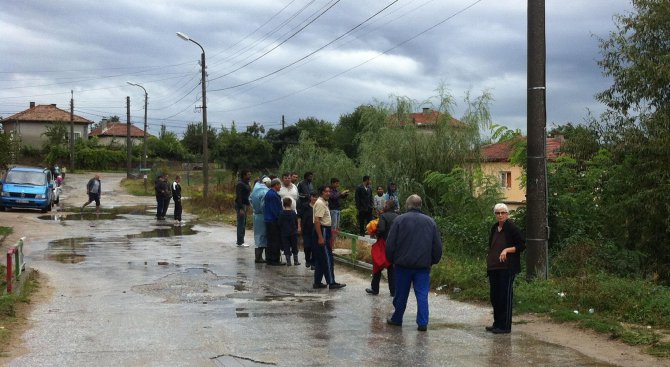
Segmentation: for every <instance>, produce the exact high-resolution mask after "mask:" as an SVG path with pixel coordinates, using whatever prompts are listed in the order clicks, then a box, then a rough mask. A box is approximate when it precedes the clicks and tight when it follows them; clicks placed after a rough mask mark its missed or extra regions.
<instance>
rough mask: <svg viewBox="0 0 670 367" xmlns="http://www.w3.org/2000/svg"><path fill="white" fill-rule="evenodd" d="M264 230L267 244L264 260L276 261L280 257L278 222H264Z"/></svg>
mask: <svg viewBox="0 0 670 367" xmlns="http://www.w3.org/2000/svg"><path fill="white" fill-rule="evenodd" d="M265 231H266V235H267V238H268V246H267V249H266V250H265V260H266V261H267V262H269V263H272V262H275V263H277V262H279V260H280V259H281V257H280V256H281V254H280V249H281V232H280V229H279V223H278V222H265Z"/></svg>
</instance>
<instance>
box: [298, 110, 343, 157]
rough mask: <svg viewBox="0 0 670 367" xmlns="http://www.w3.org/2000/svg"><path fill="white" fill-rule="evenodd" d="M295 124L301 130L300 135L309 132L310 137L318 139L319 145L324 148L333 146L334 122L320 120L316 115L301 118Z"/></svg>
mask: <svg viewBox="0 0 670 367" xmlns="http://www.w3.org/2000/svg"><path fill="white" fill-rule="evenodd" d="M295 126H296V127H297V128H298V130H299V131H300V135H302V134H303V133H306V134H307V137H308V138H309V139H312V140H314V141H316V143H317V144H318V145H319V146H322V147H324V148H328V149H330V148H333V147H334V146H335V142H334V140H333V124H331V123H330V122H328V121H325V120H319V119H317V118H316V117H307V118H304V119H299V120H298V122H296V123H295Z"/></svg>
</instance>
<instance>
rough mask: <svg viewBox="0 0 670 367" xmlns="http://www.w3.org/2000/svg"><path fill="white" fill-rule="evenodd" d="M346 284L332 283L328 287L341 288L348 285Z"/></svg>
mask: <svg viewBox="0 0 670 367" xmlns="http://www.w3.org/2000/svg"><path fill="white" fill-rule="evenodd" d="M346 286H347V285H346V284H340V283H332V284H329V285H328V289H340V288H344V287H346Z"/></svg>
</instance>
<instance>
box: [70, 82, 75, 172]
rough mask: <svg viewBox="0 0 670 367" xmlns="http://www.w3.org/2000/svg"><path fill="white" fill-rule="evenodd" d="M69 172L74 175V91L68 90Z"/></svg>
mask: <svg viewBox="0 0 670 367" xmlns="http://www.w3.org/2000/svg"><path fill="white" fill-rule="evenodd" d="M70 96H71V97H70V172H72V173H74V91H73V90H70Z"/></svg>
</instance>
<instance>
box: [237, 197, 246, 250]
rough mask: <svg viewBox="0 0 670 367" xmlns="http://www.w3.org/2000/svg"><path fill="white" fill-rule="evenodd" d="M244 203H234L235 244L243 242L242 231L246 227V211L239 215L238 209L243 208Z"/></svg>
mask: <svg viewBox="0 0 670 367" xmlns="http://www.w3.org/2000/svg"><path fill="white" fill-rule="evenodd" d="M245 208H246V205H239V204H237V203H235V212H236V214H237V245H238V246H239V245H241V244H243V243H244V231H245V230H246V227H247V215H246V211H245V212H244V213H245V214H244V215H240V210H242V209H245Z"/></svg>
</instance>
